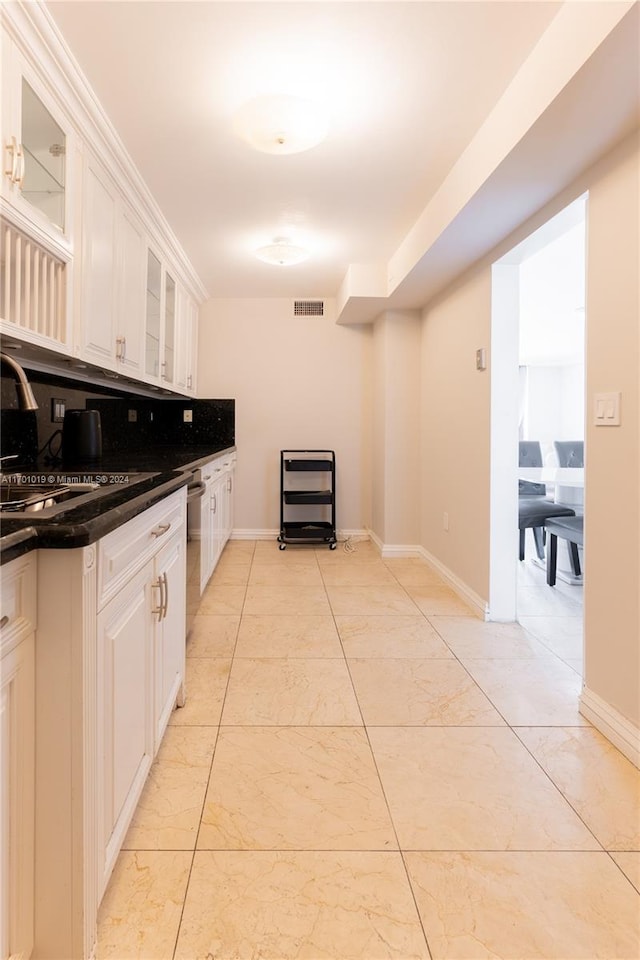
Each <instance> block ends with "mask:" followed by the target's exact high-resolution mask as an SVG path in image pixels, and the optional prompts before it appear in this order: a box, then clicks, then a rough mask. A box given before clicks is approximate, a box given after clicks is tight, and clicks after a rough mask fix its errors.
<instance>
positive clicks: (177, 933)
mask: <svg viewBox="0 0 640 960" xmlns="http://www.w3.org/2000/svg"><path fill="white" fill-rule="evenodd" d="M254 554H255V545H254V550H253V552H252V558H253V555H254ZM252 562H253V559H252ZM247 590H248V583H247V586H246V587H245V598H246V592H247ZM196 615H197V611H196ZM241 622H242V614H241V615H240V618H239V620H238V626H237V629H236V637H235V641H234V645H233V650H232V652H231V657H230V660H231V664H230V667H229V673H228V676H227V680H226V683H225V689H224V694H223V697H222V703H221V705H220V717H219V720H218V724H217V727H216V736H215V740H214V744H213V751H212V753H211V763H210V765H209V775H208V777H207V782H206V784H205V789H204V793H203V797H202V804H201V807H200V815H199V817H198V827H197V830H196V835H195V839H194V845H193V853H192V857H191V864H190V867H189V874H188V876H187V882H186V885H185V890H184V897H183V900H182V907H181V910H180V919H179V921H178V926H177V930H176V938H175V942H174V946H173V953H172V958H175V955H176V951H177V949H178V943H179V941H180V930H181V928H182V921H183V919H184V911H185V907H186V903H187V896H188V894H189V885H190V883H191V876H192V874H193V867H194V864H195V859H196V853H197V852H198V841H199V839H200V832H201V829H202V818H203V816H204V811H205V808H206V804H207V795H208V793H209V785H210V783H211V776H212V773H213V764H214V760H215V756H216V749H217V746H218V742H219V739H220V729H221V721H222V714H223V712H224V705H225V701H226V698H227V692H228V690H229V683H230V680H231V670H232V668H233V657H234V653H235V648H236V646H237V643H238V635H239V633H240V624H241ZM192 659H197V658H192ZM202 659H205V658H202ZM206 659H209V658H206ZM211 659H214V658H211ZM224 659H229V658H224Z"/></svg>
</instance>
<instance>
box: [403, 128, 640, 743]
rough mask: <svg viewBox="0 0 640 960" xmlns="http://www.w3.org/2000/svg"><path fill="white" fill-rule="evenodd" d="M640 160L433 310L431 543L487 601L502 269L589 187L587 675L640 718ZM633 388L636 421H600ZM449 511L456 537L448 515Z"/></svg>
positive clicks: (630, 405)
mask: <svg viewBox="0 0 640 960" xmlns="http://www.w3.org/2000/svg"><path fill="white" fill-rule="evenodd" d="M639 171H640V154H639V149H638V137H637V135H636V136H634V137H631V138H627V139H626V140H625V141H624V142H623V143H622V144H620V145H619V146H618V147H617V148H615V149H614V150H612V151H611V153H609V154H608V155H607V156H606V157H604V158H603V159H602V160H601V161H600V162H599V163H598V164H597V165H595V166H594V167H593V168H591V169H590V170H589V171H587V172H586V173H585V174H584V175H583V176H581V177H580V178H579V179H578V180H577V181H576V182H575V183H573V184H572V185H571V186H570V187H569V188H568V189H567V190H566V191H564V192H563V194H562V196H559V197H557V198H556V200H555V201H554V202H553V203H551V204H549V205H548V206H547V207H546V208H545V209H544V210H542V211H540V212H539V214H537V215H536V217H535V218H532V219H531V220H530V221H529V222H528V223H526V224H524V225H523V226H522V227H521V228H520V229H519V230H518V231H516V233H514V234H513V235H512V236H511V237H509V238H507V239H506V240H505V241H504V242H503V243H502V244H500V247H499V248H497V249H496V250H494V251H493V252H492V254H491V255H490V256H489V257H487V258H485V259H484V260H483V261H482V263H479V264H477V265H476V266H475V267H474V268H472V269H471V270H470V271H468V272H467V273H466V274H464V275H463V276H462V277H460V278H458V281H457V282H456V283H455V284H454V285H453V286H452V287H450V288H449V289H448V290H447V291H445V292H444V293H443V294H442V295H441V296H440V297H439V298H438V300H437V301H435V302H433V303H432V304H431V305H429V307H428V308H427V309H425V311H424V316H423V334H422V435H421V475H422V485H421V487H422V497H421V511H422V540H421V543H422V546H423V547H424V548H425V549H426V550H427V551H428V552H429V553H430V554H432V555H434V556H435V557H436V558H437V559H438V560H439V561H440V562H441V563H443V564H444V565H445V566H446V567H447V568H448V569H449V570H450V571H451V572H452V573H453V574H454V575H455V576H456V577H458V578H459V579H460V580H462V581H463V582H464V583H466V584H467V585H468V586H470V587H471V588H472V589H473V590H474V591H475V592H476V593H477V594H479V595H480V596H481V597H482V598H485V599H488V596H489V594H488V590H489V513H488V504H489V450H490V419H489V415H490V396H489V376H488V374H480V373H477V372H476V371H475V368H474V354H475V350H476V348H477V347H480V346H483V345H485V344H487V343H488V340H489V333H490V322H491V263H492V262H493V261H495V260H497V259H498V258H499V257H501V256H503V255H504V254H505V253H506V252H507V251H508V250H509V249H511V248H512V247H513V246H515V245H516V244H517V243H519V242H520V241H521V240H523V239H524V238H525V237H526V236H528V235H529V234H530V233H532V232H533V231H534V230H535V229H536V228H537V227H538V226H540V225H541V224H542V223H544V222H545V221H546V220H548V219H549V218H550V217H552V216H553V215H554V214H555V213H557V212H558V211H559V210H561V209H562V208H563V207H564V206H566V205H567V204H568V203H570V202H571V201H572V200H574V199H575V198H576V197H578V196H580V195H581V194H583V193H584V192H585V191H586V190H588V191H589V203H588V225H587V237H588V244H587V307H586V325H587V348H586V360H587V397H586V418H587V465H586V520H585V530H586V539H587V549H586V571H585V683H586V686H587V688H588V689H589V690H590V691H592V692H593V693H594V694H596V696H598V697H600V698H602V700H604V701H605V702H606V703H607V704H609V705H610V706H611V707H613V708H614V710H615V711H617V712H618V713H619V714H621V715H622V717H624V718H626V719H627V720H629V721H630V722H631V723H632V724H633V725H635V726H636V727H639V726H640V639H639V638H640V613H639V605H638V583H639V582H640V555H639V545H638V536H637V531H638V528H639V523H640V519H639V511H640V469H639V455H638V435H639V429H640V428H639V422H638V421H639V396H638V369H639V356H638V354H639V317H638V280H639V278H638V264H639V263H640V246H639V240H638V219H639V217H638V214H639V210H640V197H639ZM612 390H620V391H621V392H622V425H621V426H620V427H617V428H602V427H599V428H596V427H594V426H592V424H591V422H590V421H591V419H592V410H593V394H594V393H595V392H598V391H612ZM445 511H447V512H448V513H449V533H448V534H447V533H445V532H444V531H443V528H442V514H443V512H445Z"/></svg>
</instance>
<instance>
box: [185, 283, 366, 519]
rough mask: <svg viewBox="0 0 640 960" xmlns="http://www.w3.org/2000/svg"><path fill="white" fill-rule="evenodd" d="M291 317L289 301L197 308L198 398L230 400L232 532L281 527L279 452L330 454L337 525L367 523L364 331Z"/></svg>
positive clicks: (328, 316) (329, 308)
mask: <svg viewBox="0 0 640 960" xmlns="http://www.w3.org/2000/svg"><path fill="white" fill-rule="evenodd" d="M333 311H334V307H333V303H332V302H331V301H325V316H324V317H294V316H293V301H292V300H290V299H270V300H249V299H248V300H210V301H208V302H207V303H205V304H204V306H203V307H202V309H201V312H200V328H199V336H200V339H199V358H198V393H199V395H200V396H201V397H221V398H222V397H231V398H235V401H236V445H237V447H238V470H237V478H236V507H235V519H234V525H235V528H236V530H246V531H262V530H277V529H278V528H279V525H280V512H279V511H280V450H281V449H282V448H285V447H294V448H329V449H332V450H335V451H336V464H337V466H336V472H337V478H336V485H337V497H336V499H337V523H338V528H339V529H349V530H360V529H362V528H363V527H365V526H368V524H369V522H370V495H371V484H370V469H371V429H370V422H371V417H370V403H371V394H370V376H371V362H370V352H371V339H372V332H371V329H370V328H369V327H360V328H350V327H341V326H338V325H337V324H336V323H335V315H334V312H333Z"/></svg>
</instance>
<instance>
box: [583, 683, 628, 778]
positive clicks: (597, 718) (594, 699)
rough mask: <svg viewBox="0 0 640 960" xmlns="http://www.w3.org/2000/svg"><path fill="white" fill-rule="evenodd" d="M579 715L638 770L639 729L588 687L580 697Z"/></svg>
mask: <svg viewBox="0 0 640 960" xmlns="http://www.w3.org/2000/svg"><path fill="white" fill-rule="evenodd" d="M580 713H581V714H582V716H583V717H586V718H587V720H589V721H590V722H591V723H592V724H593V725H594V727H595V728H596V730H599V731H600V733H601V734H602V735H603V736H604V737H606V738H607V740H610V741H611V743H612V744H613V745H614V746H615V747H617V748H618V750H620V752H621V753H623V754H624V755H625V757H627V758H628V759H629V760H631V763H632V764H633V765H634V766H636V767H639V768H640V729H638V727H636V726H634V724H633V723H631V721H630V720H627V718H626V717H623V716H622V714H621V713H618V711H617V710H615V709H614V707H612V706H611V705H610V704H608V703H607V702H606V700H603V699H602V697H599V696H598V694H597V693H594V692H593V690H589V688H588V687H584V689H583V691H582V694H581V695H580Z"/></svg>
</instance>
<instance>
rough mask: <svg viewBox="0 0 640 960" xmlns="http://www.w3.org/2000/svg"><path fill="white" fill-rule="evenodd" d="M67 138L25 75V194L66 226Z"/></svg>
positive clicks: (22, 176) (58, 224)
mask: <svg viewBox="0 0 640 960" xmlns="http://www.w3.org/2000/svg"><path fill="white" fill-rule="evenodd" d="M66 144H67V138H66V136H65V133H64V130H63V129H62V127H61V126H60V125H59V124H58V123H56V121H55V120H54V119H53V117H52V116H51V114H50V113H49V111H48V110H47V108H46V107H45V105H44V103H43V102H42V101H41V100H40V99H39V97H37V96H36V94H35V93H34V91H33V90H32V89H31V87H30V86H29V84H28V83H27V81H26V80H25V79H24V77H23V78H22V141H21V148H22V159H21V162H20V171H19V173H20V180H21V189H22V196H23V197H24V198H25V200H26V201H27V202H28V203H30V204H31V206H32V207H35V208H36V210H40V211H41V212H42V213H43V214H44V215H45V216H46V217H48V219H49V220H50V221H51V223H53V224H54V226H56V227H59V228H60V230H62V232H63V233H64V230H65V203H64V201H65V180H66Z"/></svg>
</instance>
